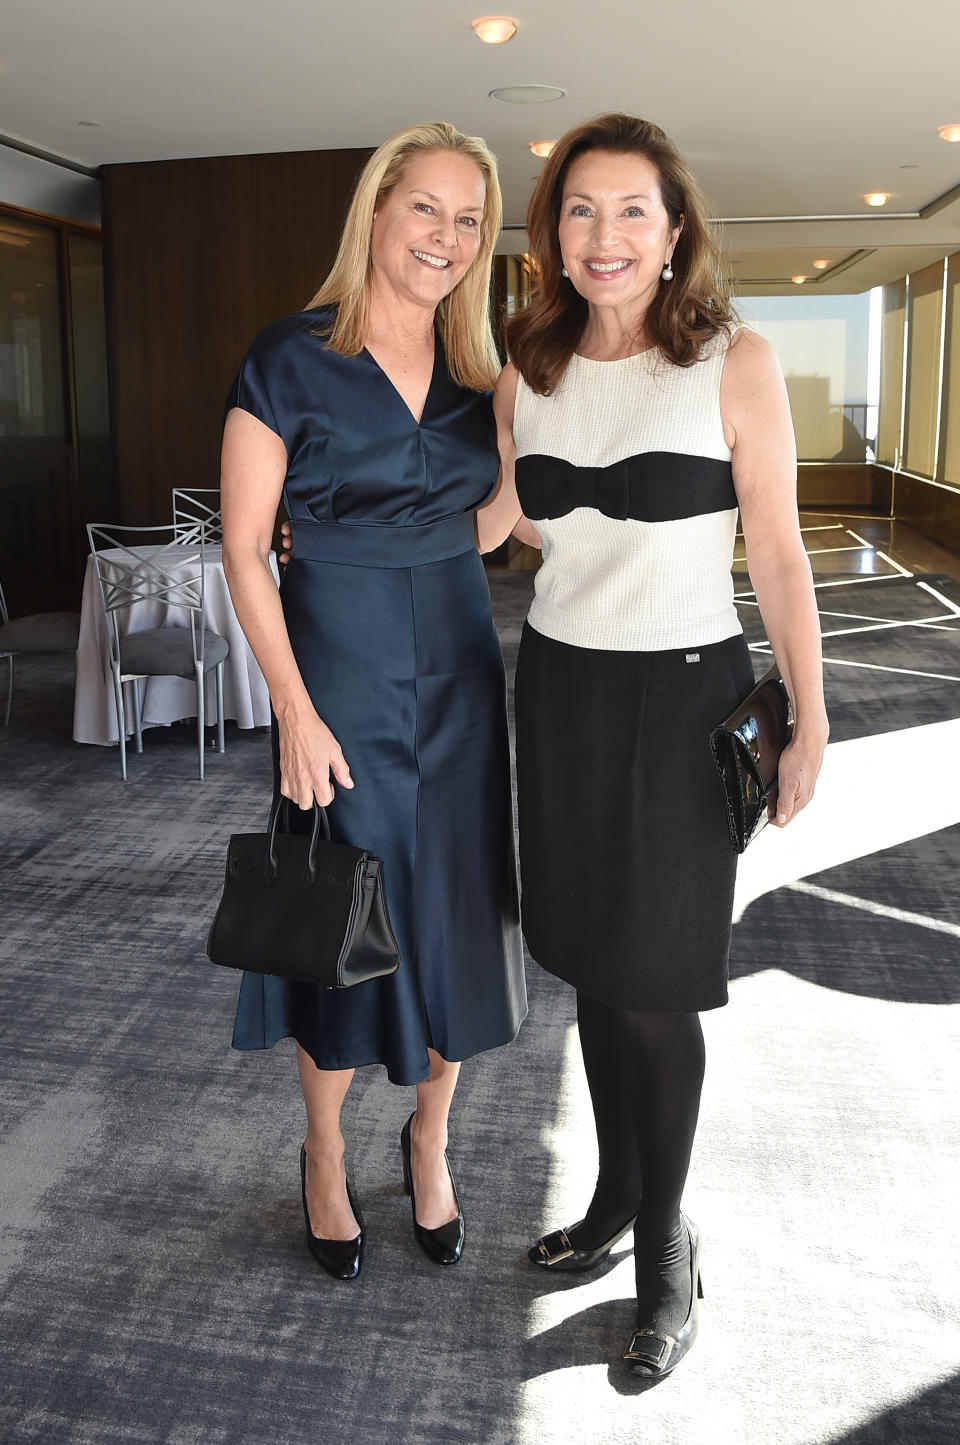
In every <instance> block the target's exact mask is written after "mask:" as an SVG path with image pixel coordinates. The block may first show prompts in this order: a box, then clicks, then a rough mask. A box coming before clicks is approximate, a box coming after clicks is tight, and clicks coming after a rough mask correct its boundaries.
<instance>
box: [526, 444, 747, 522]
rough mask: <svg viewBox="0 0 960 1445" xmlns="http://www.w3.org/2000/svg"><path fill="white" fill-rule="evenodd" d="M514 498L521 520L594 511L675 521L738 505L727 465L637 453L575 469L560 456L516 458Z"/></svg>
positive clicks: (679, 455)
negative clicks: (580, 509) (586, 509)
mask: <svg viewBox="0 0 960 1445" xmlns="http://www.w3.org/2000/svg"><path fill="white" fill-rule="evenodd" d="M516 476H517V495H518V496H519V498H520V505H521V506H522V508H523V514H524V516H525V517H529V518H530V520H531V522H536V521H537V520H538V519H540V518H545V519H550V518H553V517H565V516H566V515H567V514H568V513H569V512H572V511H573V510H574V509H575V508H576V507H592V508H593V509H594V510H595V511H598V512H602V513H603V515H604V516H605V517H611V518H613V519H614V520H615V521H626V519H627V518H628V517H629V518H631V519H632V520H634V521H637V522H677V521H682V520H683V519H684V518H687V517H699V516H702V515H703V514H704V513H707V512H726V511H729V510H730V509H731V508H733V507H735V506H736V505H737V494H736V492H735V491H734V487H733V474H732V471H731V467H730V463H729V462H724V461H718V460H717V459H716V458H715V457H697V456H690V455H689V454H687V453H685V452H641V453H640V454H639V455H638V456H634V457H624V458H623V460H622V461H619V462H613V463H611V465H610V466H608V467H577V466H574V465H573V463H572V462H567V461H564V460H563V458H562V457H551V456H545V455H542V454H540V453H533V454H532V455H530V456H525V457H518V458H517V464H516Z"/></svg>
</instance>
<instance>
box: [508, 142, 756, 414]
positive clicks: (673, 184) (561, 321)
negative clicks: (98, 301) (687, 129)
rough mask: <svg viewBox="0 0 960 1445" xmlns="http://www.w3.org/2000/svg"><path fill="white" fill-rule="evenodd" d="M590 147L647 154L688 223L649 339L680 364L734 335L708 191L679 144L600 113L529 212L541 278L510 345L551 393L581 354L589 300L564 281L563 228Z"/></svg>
mask: <svg viewBox="0 0 960 1445" xmlns="http://www.w3.org/2000/svg"><path fill="white" fill-rule="evenodd" d="M588 151H610V152H612V153H613V154H615V155H636V156H644V157H646V159H647V160H648V161H650V162H651V164H652V165H654V166H655V167H656V169H657V172H658V173H659V176H660V193H661V195H662V197H663V203H664V206H665V207H666V210H667V215H668V216H669V218H670V226H671V229H673V228H674V227H675V226H678V225H679V224H680V222H681V220H682V221H683V229H682V230H681V232H680V236H679V238H678V240H677V244H676V247H675V248H674V252H673V257H672V260H671V265H672V266H673V280H672V281H669V282H664V283H663V285H662V286H660V288H659V290H658V291H657V294H656V295H655V296H654V298H653V300H652V301H651V302H650V305H649V306H648V308H647V311H646V315H645V316H644V318H643V331H644V337H645V338H646V339H647V340H648V341H649V342H651V343H652V344H653V345H654V346H656V347H658V348H659V350H660V352H661V353H662V354H663V356H665V357H666V358H667V360H668V361H672V362H674V363H675V365H677V366H690V365H692V364H693V362H695V361H697V360H699V357H700V348H701V346H702V345H703V343H704V341H706V340H708V339H709V338H710V337H711V336H714V335H715V334H716V333H717V332H718V331H728V332H729V330H730V326H731V323H732V322H733V319H734V317H733V313H732V311H731V308H730V301H729V298H728V297H727V295H726V293H725V291H724V289H723V287H722V284H721V281H720V268H719V259H720V257H719V251H718V249H717V246H716V244H715V242H714V240H713V238H712V236H711V235H710V231H709V226H708V222H707V207H706V202H705V200H704V197H703V194H702V192H701V190H700V187H699V186H698V184H697V182H696V181H695V180H694V178H693V176H692V175H691V174H690V172H689V170H688V169H687V166H686V163H685V161H684V160H683V157H682V156H681V155H680V152H679V151H678V150H677V147H676V146H675V145H674V143H673V141H672V140H671V139H670V137H669V136H668V135H666V134H665V132H664V131H662V130H661V129H660V127H659V126H658V125H654V123H653V121H650V120H639V119H637V117H636V116H632V115H622V114H612V115H601V116H598V117H597V119H596V120H588V121H586V122H585V123H584V124H583V125H578V126H576V127H575V128H574V129H573V130H569V131H567V133H566V135H565V136H562V137H561V138H560V140H558V141H557V143H556V145H555V146H554V148H553V150H552V151H551V152H550V155H549V156H548V157H547V161H546V164H545V166H544V168H543V171H542V172H541V175H540V179H539V180H538V181H537V184H536V186H535V187H534V191H533V195H532V196H531V197H530V206H529V208H528V211H527V235H528V236H529V238H530V250H531V252H532V254H533V258H534V260H535V261H536V263H537V267H538V269H539V273H540V274H539V282H538V285H537V288H536V290H535V291H534V294H533V297H532V299H531V301H530V304H529V305H528V306H527V307H526V308H525V309H524V310H523V311H521V312H519V313H518V314H517V315H516V316H514V317H513V319H512V320H511V321H510V322H509V323H508V325H507V349H508V351H509V353H510V358H511V360H512V361H513V363H514V365H515V366H516V367H517V369H518V371H519V372H520V374H521V376H522V377H523V379H524V381H525V382H526V383H527V385H528V386H529V387H530V390H531V391H535V392H537V393H539V394H540V395H541V396H549V395H550V393H551V392H552V391H553V390H554V388H555V387H556V386H557V383H558V382H559V380H560V378H561V377H562V375H563V373H564V371H565V370H566V368H567V365H568V363H569V361H570V358H571V356H572V355H573V353H574V352H575V351H576V349H577V345H578V344H579V341H580V338H581V337H582V336H583V331H584V327H585V326H586V324H587V315H588V308H587V303H586V301H585V300H584V299H583V297H582V296H581V295H580V293H579V292H578V291H577V290H576V289H575V287H574V286H573V284H572V283H571V282H570V281H569V280H567V279H566V277H564V276H563V275H562V274H561V272H562V267H563V258H562V256H561V254H560V240H559V235H558V227H559V224H560V209H561V206H562V204H563V186H564V181H565V179H566V175H567V171H568V169H569V168H570V165H571V163H572V162H573V161H574V160H576V158H577V157H578V156H581V155H584V154H585V153H586V152H588Z"/></svg>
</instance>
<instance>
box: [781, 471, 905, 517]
mask: <svg viewBox="0 0 960 1445" xmlns="http://www.w3.org/2000/svg"><path fill="white" fill-rule="evenodd" d="M797 498H798V501H799V504H800V506H801V507H805V508H806V509H807V510H811V509H812V510H816V508H817V507H858V508H864V507H865V508H868V509H870V510H873V509H874V508H879V509H880V510H881V511H886V510H887V509H888V508H889V504H890V485H889V480H888V476H887V473H885V472H884V471H883V470H882V469H881V468H880V467H875V466H874V465H873V464H872V463H871V462H819V463H810V462H800V463H799V464H798V466H797Z"/></svg>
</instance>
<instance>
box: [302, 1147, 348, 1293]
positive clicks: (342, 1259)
mask: <svg viewBox="0 0 960 1445" xmlns="http://www.w3.org/2000/svg"><path fill="white" fill-rule="evenodd" d="M346 1184H347V1198H348V1199H349V1201H350V1208H351V1209H352V1210H353V1212H354V1215H355V1217H356V1221H357V1223H358V1224H359V1226H360V1233H359V1234H358V1235H356V1237H355V1238H354V1239H318V1238H317V1236H316V1235H315V1234H314V1232H313V1229H312V1228H311V1225H310V1211H309V1209H308V1208H307V1151H306V1148H305V1147H303V1146H301V1149H300V1192H301V1195H302V1198H303V1218H304V1222H305V1224H306V1226H307V1248H308V1249H309V1251H310V1253H311V1254H312V1255H313V1257H314V1259H315V1260H316V1261H317V1264H319V1265H320V1266H321V1268H322V1269H325V1270H326V1271H327V1274H329V1275H330V1276H331V1277H332V1278H333V1279H356V1278H357V1276H358V1274H359V1273H360V1266H361V1264H362V1263H363V1216H362V1214H361V1213H360V1210H359V1208H358V1206H357V1202H356V1200H355V1199H354V1197H353V1195H352V1194H351V1193H350V1181H349V1180H347V1181H346Z"/></svg>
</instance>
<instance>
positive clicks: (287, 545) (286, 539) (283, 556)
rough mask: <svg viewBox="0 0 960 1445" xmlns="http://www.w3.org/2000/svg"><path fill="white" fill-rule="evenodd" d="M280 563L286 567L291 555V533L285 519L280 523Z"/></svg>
mask: <svg viewBox="0 0 960 1445" xmlns="http://www.w3.org/2000/svg"><path fill="white" fill-rule="evenodd" d="M280 548H281V551H280V561H281V562H282V563H283V564H284V566H286V564H287V563H288V562H289V561H290V558H291V556H292V554H293V533H292V532H291V530H290V523H289V521H288V520H287V518H284V520H283V521H282V522H281V523H280Z"/></svg>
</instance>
